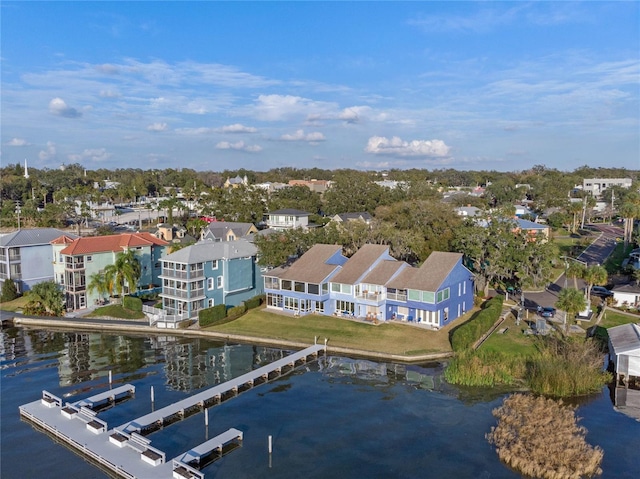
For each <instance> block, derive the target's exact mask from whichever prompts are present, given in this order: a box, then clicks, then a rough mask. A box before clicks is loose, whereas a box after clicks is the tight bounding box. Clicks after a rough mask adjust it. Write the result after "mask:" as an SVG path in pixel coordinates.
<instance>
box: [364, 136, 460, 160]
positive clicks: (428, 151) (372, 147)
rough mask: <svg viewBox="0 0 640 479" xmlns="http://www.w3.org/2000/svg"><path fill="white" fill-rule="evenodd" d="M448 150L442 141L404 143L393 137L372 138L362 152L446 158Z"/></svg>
mask: <svg viewBox="0 0 640 479" xmlns="http://www.w3.org/2000/svg"><path fill="white" fill-rule="evenodd" d="M449 150H450V148H449V147H448V146H447V145H446V144H445V142H444V141H442V140H412V141H404V140H402V139H401V138H399V137H397V136H394V137H393V138H391V139H388V138H386V137H384V136H372V137H371V138H369V141H368V142H367V146H366V147H365V149H364V151H366V152H367V153H372V154H374V155H388V156H399V157H422V158H425V157H446V156H447V155H449Z"/></svg>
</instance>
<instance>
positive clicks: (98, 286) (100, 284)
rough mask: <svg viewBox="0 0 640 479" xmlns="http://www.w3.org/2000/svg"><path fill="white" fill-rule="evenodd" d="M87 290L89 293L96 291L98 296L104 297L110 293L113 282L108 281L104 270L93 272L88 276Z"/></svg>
mask: <svg viewBox="0 0 640 479" xmlns="http://www.w3.org/2000/svg"><path fill="white" fill-rule="evenodd" d="M87 291H89V292H90V293H91V292H93V291H97V293H98V294H99V295H100V297H101V298H102V299H104V297H105V296H106V295H109V294H111V293H112V291H113V284H112V283H111V282H110V278H109V277H108V276H107V275H106V274H105V272H104V271H100V272H98V273H93V274H92V275H91V276H90V277H89V283H88V284H87Z"/></svg>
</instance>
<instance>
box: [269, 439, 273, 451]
mask: <svg viewBox="0 0 640 479" xmlns="http://www.w3.org/2000/svg"><path fill="white" fill-rule="evenodd" d="M272 452H273V436H271V434H269V455H271V453H272Z"/></svg>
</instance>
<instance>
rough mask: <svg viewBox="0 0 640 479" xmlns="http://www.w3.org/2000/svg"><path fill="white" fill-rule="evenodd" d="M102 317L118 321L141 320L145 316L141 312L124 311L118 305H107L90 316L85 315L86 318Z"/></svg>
mask: <svg viewBox="0 0 640 479" xmlns="http://www.w3.org/2000/svg"><path fill="white" fill-rule="evenodd" d="M104 316H107V317H110V318H119V319H143V318H144V317H145V314H144V313H143V312H142V311H131V310H130V309H125V308H123V307H122V306H121V305H119V304H109V305H107V306H103V307H102V308H97V309H95V310H94V311H93V312H92V313H91V314H88V315H87V318H101V317H104Z"/></svg>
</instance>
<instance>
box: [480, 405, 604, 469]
mask: <svg viewBox="0 0 640 479" xmlns="http://www.w3.org/2000/svg"><path fill="white" fill-rule="evenodd" d="M493 415H494V416H495V417H496V418H497V420H498V425H497V426H495V427H493V428H491V432H490V433H489V434H487V440H488V441H489V443H490V444H492V445H494V446H495V447H496V452H497V453H498V457H499V458H500V460H502V461H503V462H504V463H506V464H507V465H509V466H510V467H512V468H513V469H515V470H517V471H519V472H520V473H522V474H523V475H526V476H528V477H539V478H543V479H574V478H584V477H593V476H595V475H598V474H601V473H602V469H601V468H600V464H601V462H602V458H603V456H604V453H603V451H602V449H601V448H599V447H597V446H596V447H593V446H591V445H589V444H588V443H587V442H586V440H585V436H586V433H587V430H586V429H585V428H584V427H581V426H578V419H577V418H576V416H575V410H574V409H573V408H571V407H570V406H565V405H563V404H562V401H555V400H553V399H547V398H544V397H536V396H532V395H528V394H513V395H511V396H508V397H507V398H505V400H504V402H503V403H502V406H500V407H499V408H496V409H494V411H493Z"/></svg>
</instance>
